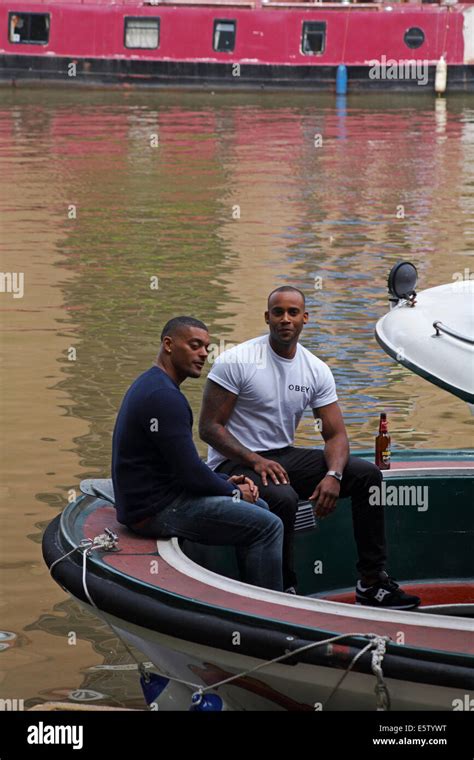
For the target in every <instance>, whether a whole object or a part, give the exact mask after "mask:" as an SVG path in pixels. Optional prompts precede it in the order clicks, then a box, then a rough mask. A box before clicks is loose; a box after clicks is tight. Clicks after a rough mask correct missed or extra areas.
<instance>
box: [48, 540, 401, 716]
mask: <svg viewBox="0 0 474 760" xmlns="http://www.w3.org/2000/svg"><path fill="white" fill-rule="evenodd" d="M117 543H118V536H117V534H116V533H114V532H113V531H112V530H110V529H109V528H106V529H105V533H101V534H100V535H99V536H96V537H95V538H93V539H91V538H84V539H82V541H81V542H80V543H79V544H78V545H77V546H75V547H74V548H73V549H71V551H70V552H67V554H64V555H63V556H62V557H59V558H58V559H57V560H55V561H54V562H53V563H52V564H51V566H50V568H49V571H50V573H51V575H52V570H53V568H54V567H55V566H56V565H57V564H58V562H61V561H62V560H63V559H66V557H69V556H70V555H71V554H73V553H74V552H75V551H80V550H81V549H82V585H83V588H84V593H85V595H86V597H87V599H88V600H89V602H90V604H91V606H92V607H94V608H95V609H96V610H98V611H99V612H100V611H101V610H100V609H99V607H98V606H97V605H96V603H95V602H94V600H93V599H92V597H91V595H90V593H89V589H88V587H87V580H86V575H87V557H88V556H90V555H91V554H92V552H94V551H97V550H98V549H103V550H104V551H117ZM101 620H103V621H104V622H105V623H106V624H107V625H108V626H109V628H110V629H111V631H112V632H113V634H114V636H116V637H117V638H118V639H119V640H120V641H121V642H122V644H123V645H124V647H125V649H126V650H127V652H128V653H129V655H130V656H131V658H132V659H133V660H134V661H135V663H136V664H137V668H138V671H139V672H140V674H141V675H142V676H143V678H144V679H145V681H149V679H150V674H149V673H148V669H149V668H150V664H149V663H145V662H143V661H141V660H138V659H137V657H136V656H135V654H134V653H133V651H132V650H131V649H130V647H129V646H128V644H127V643H126V642H125V641H124V639H123V638H122V636H121V635H120V634H119V633H118V632H117V631H116V630H115V628H114V627H113V626H112V624H111V623H110V622H109V621H108V620H107V619H106V618H104V617H102V616H101ZM353 637H358V638H366V639H370V641H369V642H368V644H366V646H364V647H363V648H362V649H361V650H360V651H359V652H357V654H356V655H355V656H354V657H353V658H352V660H351V662H350V663H349V665H348V667H347V669H346V670H345V672H344V673H343V675H342V676H341V678H340V679H339V681H338V682H337V683H336V685H335V686H334V688H333V690H332V691H331V693H330V694H329V696H328V698H327V699H326V701H325V702H324V704H323V709H324V708H326V707H327V705H328V704H329V702H330V700H331V699H332V698H333V697H334V696H335V694H336V693H337V691H338V690H339V688H340V686H341V684H342V682H343V681H344V679H345V678H346V677H347V676H348V675H349V673H350V672H351V670H352V668H353V667H354V665H355V664H356V662H357V660H358V659H359V658H360V657H362V656H363V655H364V654H365V653H366V652H368V651H369V650H370V649H372V650H373V652H372V659H371V669H372V673H373V674H374V676H375V677H376V679H377V682H376V684H375V696H376V704H377V707H376V710H377V711H385V710H390V706H391V702H390V693H389V690H388V687H387V685H386V683H385V680H384V675H383V670H382V663H383V658H384V656H385V653H386V645H387V641H390V637H389V636H380V634H377V633H343V634H339V635H338V636H331V637H330V638H328V639H323V640H322V641H313V642H311V643H310V644H305V645H304V646H301V647H298V648H297V649H295V650H293V651H287V652H285V654H282V655H280V656H279V657H274V658H273V659H272V660H267V661H265V662H261V663H259V664H258V665H255V666H254V667H253V668H247V669H246V670H243V671H241V672H240V673H237V674H236V675H234V676H230V677H229V678H224V679H223V680H221V681H216V683H213V684H210V685H208V686H202V685H200V684H196V683H193V682H192V681H185V680H184V679H182V678H176V677H175V676H170V675H164V674H163V673H159V674H158V675H160V676H162V677H163V678H167V679H168V680H169V681H173V682H175V683H180V684H183V685H184V686H189V687H190V688H192V689H194V690H195V691H194V693H193V695H192V697H195V696H196V697H202V696H203V695H204V694H205V693H206V692H210V691H212V690H213V689H218V688H219V687H220V686H224V685H226V684H229V683H232V681H236V680H237V679H240V678H245V677H246V676H248V675H250V674H251V673H255V672H256V671H257V670H262V669H263V668H267V667H269V666H270V665H274V664H275V663H278V662H283V661H284V660H286V659H288V658H289V657H295V656H296V655H299V654H301V653H302V652H307V651H308V650H310V649H316V648H317V647H322V646H326V645H328V644H333V643H334V642H336V641H342V640H343V639H347V638H353ZM151 665H152V666H153V667H154V665H153V663H151Z"/></svg>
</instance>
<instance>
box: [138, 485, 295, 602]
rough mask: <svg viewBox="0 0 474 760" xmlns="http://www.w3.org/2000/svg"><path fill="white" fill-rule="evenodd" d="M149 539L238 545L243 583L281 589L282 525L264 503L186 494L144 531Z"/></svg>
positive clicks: (171, 504)
mask: <svg viewBox="0 0 474 760" xmlns="http://www.w3.org/2000/svg"><path fill="white" fill-rule="evenodd" d="M129 528H130V530H132V531H133V532H134V533H137V534H138V535H139V536H146V537H147V538H169V537H171V536H177V537H178V538H187V539H188V540H189V541H196V542H198V543H200V544H206V545H207V546H235V547H236V553H237V562H238V567H239V571H240V577H241V580H242V581H243V582H244V583H251V584H252V585H254V586H263V588H269V589H273V590H274V591H282V590H283V585H282V569H281V562H282V546H283V525H282V522H281V520H280V518H279V517H277V516H276V515H274V514H272V513H271V512H270V510H269V508H268V504H266V503H265V502H264V501H263V500H262V499H258V501H257V502H256V503H255V504H250V503H249V502H246V501H244V500H243V499H241V500H240V501H234V498H233V497H232V496H189V495H186V494H184V495H182V496H179V497H178V498H177V499H175V500H174V501H172V502H171V503H170V504H169V505H168V506H167V507H166V508H165V509H163V510H162V511H161V512H159V513H158V514H156V515H153V516H152V517H151V518H149V519H148V520H147V521H146V523H144V524H143V525H140V527H138V526H135V527H133V528H132V527H131V526H129Z"/></svg>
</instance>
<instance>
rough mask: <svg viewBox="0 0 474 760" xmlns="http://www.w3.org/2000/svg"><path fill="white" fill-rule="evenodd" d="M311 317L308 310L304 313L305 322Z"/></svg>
mask: <svg viewBox="0 0 474 760" xmlns="http://www.w3.org/2000/svg"><path fill="white" fill-rule="evenodd" d="M308 319H309V314H308V312H307V311H305V313H304V314H303V324H306V323H307V321H308Z"/></svg>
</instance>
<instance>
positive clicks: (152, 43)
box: [125, 17, 160, 50]
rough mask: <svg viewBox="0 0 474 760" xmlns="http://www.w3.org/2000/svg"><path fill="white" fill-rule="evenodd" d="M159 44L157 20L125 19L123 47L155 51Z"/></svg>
mask: <svg viewBox="0 0 474 760" xmlns="http://www.w3.org/2000/svg"><path fill="white" fill-rule="evenodd" d="M159 44H160V19H159V18H148V17H147V18H144V17H142V18H132V17H128V18H125V47H126V48H147V49H149V50H151V49H155V48H157V47H158V46H159Z"/></svg>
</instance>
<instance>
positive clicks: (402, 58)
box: [0, 0, 474, 94]
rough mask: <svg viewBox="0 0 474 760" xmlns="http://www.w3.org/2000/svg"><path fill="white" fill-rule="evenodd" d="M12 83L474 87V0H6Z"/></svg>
mask: <svg viewBox="0 0 474 760" xmlns="http://www.w3.org/2000/svg"><path fill="white" fill-rule="evenodd" d="M0 82H2V83H3V84H17V85H19V84H22V83H33V82H36V83H46V84H50V83H56V84H63V85H71V84H73V85H83V84H92V85H95V86H104V85H115V86H116V85H123V86H124V85H125V86H131V85H141V86H153V87H157V88H165V87H170V86H171V87H180V88H183V87H184V88H194V87H197V88H211V89H226V90H234V89H241V90H242V89H243V90H245V89H252V88H269V89H296V88H298V89H307V90H308V89H309V90H313V89H314V90H330V91H331V90H336V91H338V92H340V93H341V94H343V93H345V92H346V90H348V91H349V92H350V91H352V90H356V89H379V90H385V89H389V90H405V91H408V90H411V91H416V92H420V91H422V90H429V91H431V92H433V91H434V90H436V91H437V92H438V93H443V92H445V91H448V92H449V91H471V92H472V91H473V90H474V0H469V1H468V2H463V3H458V2H457V0H435V2H431V1H430V2H422V0H412V1H409V2H395V0H385V1H384V2H351V0H343V1H342V2H313V1H312V0H308V1H306V2H292V1H291V0H0Z"/></svg>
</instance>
